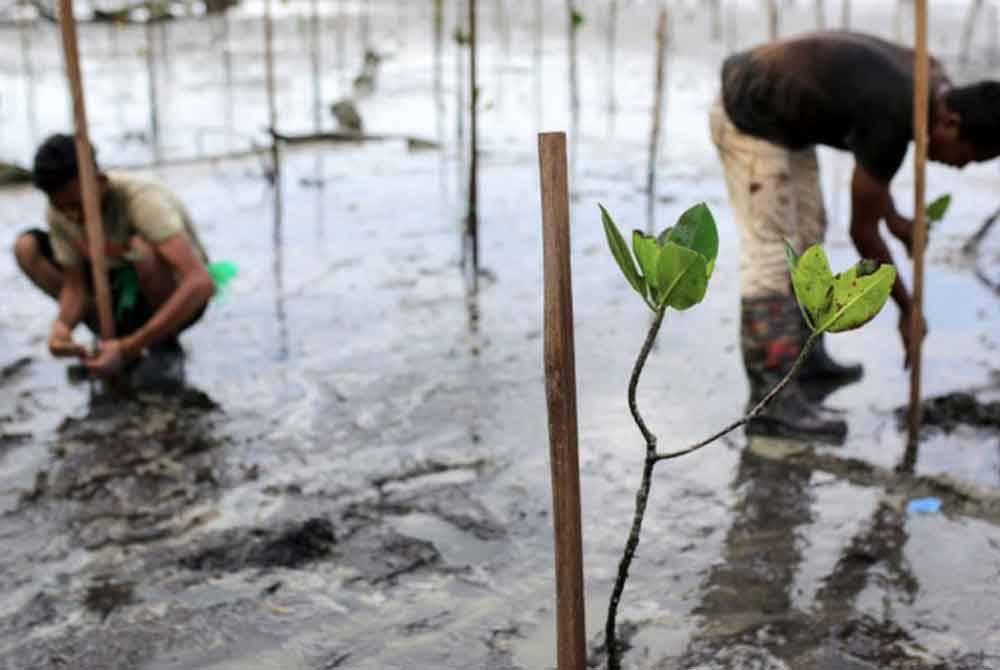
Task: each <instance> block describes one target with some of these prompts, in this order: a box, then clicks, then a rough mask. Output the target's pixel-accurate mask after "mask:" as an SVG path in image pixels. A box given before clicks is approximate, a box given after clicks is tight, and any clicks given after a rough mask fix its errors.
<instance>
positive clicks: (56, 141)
mask: <svg viewBox="0 0 1000 670" xmlns="http://www.w3.org/2000/svg"><path fill="white" fill-rule="evenodd" d="M93 160H94V165H95V170H96V172H97V186H98V198H99V203H100V210H101V223H102V225H103V227H104V237H105V244H106V248H105V254H106V257H107V265H108V281H109V285H110V287H111V296H112V312H113V314H114V318H115V335H116V337H115V339H112V340H105V341H102V342H100V344H99V346H98V349H97V351H94V352H88V351H87V350H86V349H85V348H84V347H83V346H81V345H80V344H78V343H77V342H76V341H75V340H74V339H73V330H74V329H75V328H76V326H77V325H79V324H81V323H83V324H85V325H86V326H87V327H88V328H90V330H91V331H93V332H95V333H97V332H98V328H97V309H96V305H95V301H94V299H93V290H92V285H91V284H92V281H91V276H92V275H91V268H90V263H89V248H88V244H87V238H86V231H85V229H84V225H83V199H82V195H81V190H80V181H79V178H78V170H77V157H76V147H75V143H74V140H73V137H72V136H69V135H53V136H52V137H50V138H48V139H47V140H46V141H45V142H44V143H43V144H42V145H41V147H40V148H39V149H38V152H37V153H36V155H35V164H34V183H35V186H37V187H38V188H39V189H40V190H42V191H43V192H44V193H45V195H46V196H47V197H48V201H49V205H48V211H47V215H46V218H47V221H48V230H37V229H36V230H29V231H27V232H25V233H23V234H22V235H20V236H19V237H18V238H17V241H16V242H15V244H14V254H15V256H16V258H17V262H18V265H19V266H20V267H21V269H22V270H23V271H24V273H25V274H26V275H27V276H28V278H29V279H30V280H31V281H32V282H33V283H34V284H35V285H36V286H37V287H38V288H40V289H41V290H42V291H44V292H45V293H46V294H48V295H49V296H51V297H52V298H54V299H55V300H56V301H58V303H59V312H58V315H57V316H56V319H55V321H54V322H53V324H52V331H51V334H50V335H49V340H48V345H49V351H51V353H52V355H54V356H57V357H77V358H79V359H81V361H82V363H83V365H84V366H85V367H86V368H87V369H88V370H89V371H90V373H91V374H92V375H94V376H97V377H108V376H111V375H116V374H118V373H120V372H122V371H124V370H126V369H127V370H129V371H130V372H131V373H132V374H133V375H134V379H135V380H136V381H138V382H139V383H141V381H142V380H143V379H157V380H159V379H177V380H178V381H179V380H180V378H181V377H180V375H181V374H182V372H183V359H184V352H183V349H182V348H181V346H180V343H179V342H178V339H177V337H178V335H180V333H182V332H183V331H185V330H186V329H187V328H189V327H191V326H192V325H194V324H195V323H197V322H198V320H199V319H201V317H202V315H203V314H204V313H205V309H206V307H207V305H208V301H209V300H210V299H211V297H212V295H213V293H214V291H215V285H214V283H213V281H212V278H211V276H210V275H209V272H208V269H207V267H206V265H207V256H206V254H205V250H204V248H203V247H202V245H201V242H200V241H199V239H198V235H197V232H196V231H195V228H194V225H193V224H192V222H191V217H190V215H189V214H188V212H187V209H186V208H185V207H184V205H183V204H182V203H181V202H180V200H179V199H178V198H177V197H176V196H175V195H174V194H173V193H171V192H170V191H169V190H167V189H166V188H165V187H164V186H162V185H160V184H158V183H156V182H154V181H150V180H146V179H139V178H135V177H131V176H126V175H120V174H108V173H104V172H102V171H101V170H100V168H99V167H97V156H96V150H95V152H94V155H93Z"/></svg>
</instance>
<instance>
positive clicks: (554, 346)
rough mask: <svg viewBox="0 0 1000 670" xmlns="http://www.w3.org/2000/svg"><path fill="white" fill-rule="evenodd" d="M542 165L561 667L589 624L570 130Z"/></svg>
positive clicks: (541, 145) (552, 139)
mask: <svg viewBox="0 0 1000 670" xmlns="http://www.w3.org/2000/svg"><path fill="white" fill-rule="evenodd" d="M538 166H539V172H540V174H541V188H542V229H543V230H542V238H543V242H544V244H543V256H544V281H545V392H546V398H547V400H548V414H549V445H550V451H549V454H550V458H551V464H552V510H553V515H552V523H553V526H554V529H555V568H556V624H557V625H556V631H557V660H558V669H559V670H584V668H585V667H586V664H587V651H586V625H585V624H586V622H585V619H584V609H583V604H584V602H583V548H582V547H583V541H582V532H581V524H580V463H579V454H578V452H577V419H576V363H575V360H576V358H575V354H574V344H573V289H572V282H571V278H570V234H569V184H568V177H567V165H566V134H565V133H543V134H541V135H539V136H538Z"/></svg>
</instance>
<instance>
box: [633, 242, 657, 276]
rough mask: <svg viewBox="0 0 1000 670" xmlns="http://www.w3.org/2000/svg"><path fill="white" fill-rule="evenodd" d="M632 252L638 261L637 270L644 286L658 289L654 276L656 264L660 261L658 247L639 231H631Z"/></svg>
mask: <svg viewBox="0 0 1000 670" xmlns="http://www.w3.org/2000/svg"><path fill="white" fill-rule="evenodd" d="M632 251H633V252H634V253H635V257H636V259H637V260H638V261H639V270H640V271H641V272H642V276H643V277H644V278H645V280H646V285H647V286H649V287H650V288H660V285H659V283H658V281H657V276H656V264H657V262H658V261H659V260H660V245H659V244H657V243H656V240H655V239H653V238H652V237H650V236H649V235H647V234H646V233H644V232H642V231H641V230H633V231H632Z"/></svg>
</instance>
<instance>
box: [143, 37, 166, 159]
mask: <svg viewBox="0 0 1000 670" xmlns="http://www.w3.org/2000/svg"><path fill="white" fill-rule="evenodd" d="M154 29H155V24H154V22H153V21H146V23H145V34H146V79H147V85H148V87H149V89H148V90H149V97H148V102H149V142H150V147H151V149H152V153H153V162H154V163H159V162H160V160H161V158H162V155H161V151H160V112H159V109H160V87H159V84H158V83H157V75H156V58H157V54H156V40H155V39H154V35H153V31H154Z"/></svg>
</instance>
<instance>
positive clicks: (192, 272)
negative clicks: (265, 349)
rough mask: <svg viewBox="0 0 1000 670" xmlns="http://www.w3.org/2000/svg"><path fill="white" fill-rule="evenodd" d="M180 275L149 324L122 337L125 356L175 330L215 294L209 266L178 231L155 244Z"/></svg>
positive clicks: (136, 352)
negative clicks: (173, 288) (175, 285)
mask: <svg viewBox="0 0 1000 670" xmlns="http://www.w3.org/2000/svg"><path fill="white" fill-rule="evenodd" d="M156 253H158V254H159V255H160V256H162V257H163V258H164V259H165V260H166V261H167V264H168V265H169V266H170V267H171V269H173V271H174V274H175V275H176V277H177V289H176V290H175V291H174V292H173V293H172V294H171V295H170V298H168V299H167V301H166V302H165V303H163V305H162V306H161V307H160V309H159V310H157V312H156V314H154V315H153V318H151V319H150V320H149V321H148V322H146V324H145V325H144V326H143V327H142V328H140V329H139V330H137V331H136V332H135V333H133V334H132V335H129V336H128V337H125V338H122V340H121V343H122V348H123V353H124V354H125V356H126V357H129V356H136V355H138V354H139V353H140V352H142V351H143V350H144V349H146V348H147V347H149V346H151V345H154V344H156V343H157V342H160V341H161V340H163V339H165V338H167V337H169V336H171V335H173V334H174V333H176V332H177V331H178V330H179V329H180V328H181V326H183V325H184V324H185V323H187V321H189V320H190V319H191V318H192V317H194V315H195V314H197V312H198V310H199V309H201V308H202V307H203V306H204V305H205V303H207V302H208V301H209V299H210V298H211V297H212V295H213V294H214V293H215V283H214V282H213V281H212V277H211V276H210V275H209V274H208V268H206V267H205V263H204V262H203V261H202V260H201V256H199V255H198V252H197V251H195V248H194V245H192V244H191V242H190V241H189V240H188V238H187V237H186V236H185V235H183V234H181V233H178V234H176V235H173V236H172V237H170V238H168V239H166V240H164V241H163V242H161V243H159V244H157V245H156Z"/></svg>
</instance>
